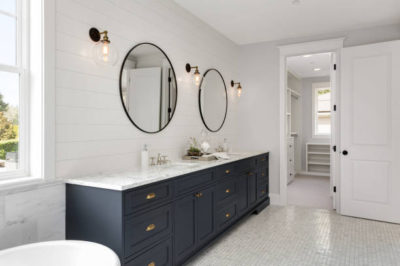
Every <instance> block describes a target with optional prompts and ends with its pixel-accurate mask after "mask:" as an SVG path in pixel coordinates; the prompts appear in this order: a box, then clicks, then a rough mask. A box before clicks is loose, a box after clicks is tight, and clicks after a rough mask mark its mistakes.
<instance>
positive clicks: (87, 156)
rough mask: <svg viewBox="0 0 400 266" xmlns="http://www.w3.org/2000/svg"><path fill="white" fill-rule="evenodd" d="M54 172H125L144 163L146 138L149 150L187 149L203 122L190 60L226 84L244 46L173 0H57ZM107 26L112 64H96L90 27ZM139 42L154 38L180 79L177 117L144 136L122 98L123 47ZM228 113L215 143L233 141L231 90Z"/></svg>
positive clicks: (177, 152) (176, 154) (174, 155)
mask: <svg viewBox="0 0 400 266" xmlns="http://www.w3.org/2000/svg"><path fill="white" fill-rule="evenodd" d="M56 17H57V21H56V25H57V26H56V31H57V36H56V38H57V43H56V46H57V55H56V56H57V57H56V65H57V76H56V86H57V107H56V108H57V113H56V121H57V125H56V133H57V136H56V141H57V147H56V160H57V162H56V175H57V177H59V178H65V177H72V176H80V175H87V174H95V173H99V172H104V171H121V170H127V169H131V168H133V167H136V166H138V165H140V161H139V160H140V156H139V155H140V150H141V149H142V147H143V145H144V144H148V145H149V147H150V153H151V154H156V153H157V152H161V153H163V154H167V155H168V156H169V157H170V159H178V158H180V157H181V156H182V155H183V152H184V148H185V145H186V143H187V140H188V139H189V137H190V136H195V137H196V136H199V135H200V131H201V129H203V128H204V126H203V124H202V121H201V118H200V114H199V111H198V99H197V97H198V89H197V88H196V87H195V86H194V82H192V78H191V76H190V75H188V74H187V73H186V72H185V64H186V63H188V62H189V63H191V64H193V65H198V66H199V67H200V72H202V73H204V71H205V70H206V69H207V68H211V67H215V68H217V69H219V70H220V71H221V73H222V74H223V75H224V77H225V80H226V83H227V86H228V88H230V86H229V85H228V83H229V81H230V80H231V79H237V74H236V73H237V72H236V70H237V60H238V57H237V55H238V52H239V48H238V47H237V46H236V45H235V44H233V43H232V42H231V41H229V40H227V39H226V38H224V37H222V35H220V34H218V33H217V32H216V31H214V30H213V29H211V28H210V27H209V26H207V25H206V24H205V23H203V22H201V21H200V20H198V19H196V18H195V17H194V16H193V15H191V14H189V13H187V12H186V11H185V10H184V9H182V8H180V7H179V6H177V5H176V4H175V3H174V2H173V1H165V0H155V1H132V0H120V1H109V0H79V1H71V0H57V14H56ZM93 26H94V27H98V28H99V29H100V30H104V29H107V30H108V31H109V37H110V39H111V42H112V43H114V44H115V45H116V46H118V48H119V52H120V62H118V64H117V65H116V66H115V67H99V66H97V65H96V64H95V63H94V62H93V60H92V58H91V47H92V45H93V43H92V42H91V40H90V39H89V36H88V30H89V28H90V27H93ZM139 42H153V43H155V44H157V45H158V46H160V47H161V48H163V49H164V51H165V52H166V54H167V55H168V56H169V58H170V60H171V62H172V64H173V66H174V68H175V71H176V75H177V79H178V102H177V109H176V112H175V116H174V117H173V119H172V121H171V123H170V124H169V125H168V127H167V128H166V129H165V130H164V131H162V132H161V133H158V134H153V135H149V134H144V133H142V132H140V131H139V130H138V129H136V128H135V127H134V126H133V125H132V124H131V123H130V122H129V120H128V118H127V117H126V115H125V113H124V111H123V109H122V105H121V102H120V98H119V90H118V78H119V68H120V65H121V61H122V59H123V57H124V55H125V53H126V52H127V51H128V50H129V49H130V48H131V47H132V46H134V45H136V44H137V43H139ZM229 92H230V100H229V113H228V117H227V121H226V124H225V125H224V127H223V129H222V130H221V131H220V132H219V133H216V134H211V136H212V139H213V140H214V144H217V143H218V142H220V143H222V141H223V138H224V137H226V138H228V140H229V141H230V142H233V141H234V139H235V128H236V127H235V121H236V119H235V109H236V108H235V102H236V100H237V99H236V96H235V95H234V94H233V90H232V89H229Z"/></svg>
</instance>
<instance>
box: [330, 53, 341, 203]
mask: <svg viewBox="0 0 400 266" xmlns="http://www.w3.org/2000/svg"><path fill="white" fill-rule="evenodd" d="M336 63H337V62H336V53H331V70H330V83H331V84H330V85H331V141H330V142H331V145H330V148H331V149H330V163H331V165H330V178H329V181H330V193H331V196H332V202H333V203H332V206H333V209H336V193H334V189H333V188H334V187H335V186H336V175H337V169H339V168H338V164H337V161H338V157H337V156H338V155H337V154H338V153H337V152H335V151H334V150H333V149H332V147H333V146H334V145H336V146H337V145H338V144H339V139H338V138H337V135H338V134H339V133H340V132H338V128H340V127H339V125H338V124H337V123H338V120H337V111H334V106H335V105H336V102H337V97H338V96H337V95H338V94H337V88H336V80H337V76H336Z"/></svg>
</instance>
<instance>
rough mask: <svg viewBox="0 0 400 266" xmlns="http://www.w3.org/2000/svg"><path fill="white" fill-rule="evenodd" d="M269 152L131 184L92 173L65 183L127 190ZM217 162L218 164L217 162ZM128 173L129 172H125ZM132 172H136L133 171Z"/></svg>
mask: <svg viewBox="0 0 400 266" xmlns="http://www.w3.org/2000/svg"><path fill="white" fill-rule="evenodd" d="M267 153H269V151H262V152H244V153H243V155H242V156H241V157H240V158H234V159H228V160H220V161H212V163H210V165H207V164H204V165H203V166H204V167H199V168H197V169H188V170H187V171H183V172H180V173H177V174H172V175H170V176H165V177H162V176H160V177H158V178H157V177H156V178H149V179H146V180H142V181H138V182H136V183H133V184H129V185H117V184H110V183H101V181H91V180H88V178H91V179H94V178H96V175H92V176H83V177H77V178H69V179H66V180H65V184H70V185H79V186H86V187H93V188H100V189H108V190H115V191H125V190H129V189H133V188H138V187H141V186H145V185H149V184H152V183H157V182H162V181H166V180H169V179H172V178H176V177H179V176H183V175H187V174H190V173H194V172H198V171H202V170H206V169H209V168H212V167H218V166H221V165H224V164H228V163H233V162H236V161H240V160H244V159H248V158H251V157H255V156H259V155H262V154H267ZM215 163H217V164H215ZM123 173H124V172H121V174H123ZM125 173H127V172H125ZM132 173H134V172H133V171H132ZM113 174H119V173H118V172H113V173H109V175H110V176H111V175H113ZM102 177H103V178H104V174H103V175H100V174H99V175H98V179H101V178H102Z"/></svg>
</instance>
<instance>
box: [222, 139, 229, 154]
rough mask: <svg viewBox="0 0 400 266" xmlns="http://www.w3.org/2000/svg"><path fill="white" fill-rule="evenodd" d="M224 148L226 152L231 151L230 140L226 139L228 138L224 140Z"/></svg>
mask: <svg viewBox="0 0 400 266" xmlns="http://www.w3.org/2000/svg"><path fill="white" fill-rule="evenodd" d="M223 148H224V152H228V151H229V145H228V139H226V138H225V139H224V145H223Z"/></svg>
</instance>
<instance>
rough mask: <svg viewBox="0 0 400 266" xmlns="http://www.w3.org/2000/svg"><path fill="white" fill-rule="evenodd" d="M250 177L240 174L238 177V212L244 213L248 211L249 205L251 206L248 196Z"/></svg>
mask: <svg viewBox="0 0 400 266" xmlns="http://www.w3.org/2000/svg"><path fill="white" fill-rule="evenodd" d="M248 191H249V189H248V177H247V176H240V177H239V178H238V204H237V206H238V212H239V213H243V212H245V211H247V207H248V206H249V204H248V202H249V197H248Z"/></svg>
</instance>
